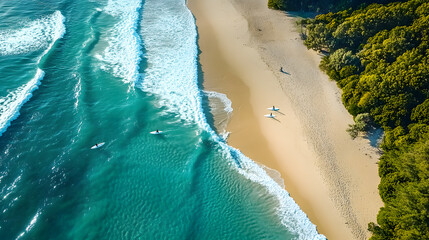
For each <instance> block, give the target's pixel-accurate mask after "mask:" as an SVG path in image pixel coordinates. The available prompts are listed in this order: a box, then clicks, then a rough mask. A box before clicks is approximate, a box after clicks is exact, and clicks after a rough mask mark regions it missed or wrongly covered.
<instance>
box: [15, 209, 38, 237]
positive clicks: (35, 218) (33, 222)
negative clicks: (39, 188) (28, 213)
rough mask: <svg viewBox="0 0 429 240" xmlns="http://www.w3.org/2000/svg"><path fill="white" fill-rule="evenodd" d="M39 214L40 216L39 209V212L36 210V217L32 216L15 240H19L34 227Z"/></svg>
mask: <svg viewBox="0 0 429 240" xmlns="http://www.w3.org/2000/svg"><path fill="white" fill-rule="evenodd" d="M40 214H41V210H40V209H39V210H37V213H36V215H34V216H33V218H32V219H31V221H30V223H29V224H28V225H27V227H26V228H25V231H24V232H22V233H21V234H19V235H18V237H17V238H16V240H18V239H21V238H22V237H23V236H24V235H25V234H26V233H27V232H29V231H30V230H31V229H32V228H33V227H34V225H35V224H36V222H37V219H38V218H39V216H40Z"/></svg>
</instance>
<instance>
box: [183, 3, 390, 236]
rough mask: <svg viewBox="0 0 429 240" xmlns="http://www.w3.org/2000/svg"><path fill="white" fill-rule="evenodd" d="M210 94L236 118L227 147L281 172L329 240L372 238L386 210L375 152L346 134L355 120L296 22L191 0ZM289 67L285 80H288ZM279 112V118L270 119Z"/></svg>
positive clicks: (240, 6)
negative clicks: (223, 100) (371, 228)
mask: <svg viewBox="0 0 429 240" xmlns="http://www.w3.org/2000/svg"><path fill="white" fill-rule="evenodd" d="M188 6H189V8H190V9H191V11H192V13H193V14H194V16H195V18H196V23H197V27H198V33H199V41H198V44H199V47H200V50H201V54H200V63H201V65H202V70H203V77H204V88H205V90H209V91H217V92H221V93H224V94H226V95H227V96H228V98H229V99H230V100H231V101H232V107H233V109H234V111H233V115H232V118H231V121H230V123H229V125H228V127H227V130H228V131H229V132H231V134H230V137H229V139H228V143H229V144H230V145H231V146H233V147H236V148H238V149H240V150H241V151H242V152H243V153H244V154H245V155H247V156H248V157H250V158H252V159H253V160H254V161H256V162H258V163H261V164H263V165H265V166H267V167H269V168H271V169H275V170H277V171H278V172H279V173H280V174H281V176H282V178H283V180H284V185H285V188H286V190H287V191H288V192H289V193H290V194H291V196H292V197H293V198H294V199H295V201H296V202H297V203H298V205H299V206H300V207H301V208H302V209H303V211H304V212H305V213H306V214H307V215H308V217H309V218H310V220H311V221H312V222H313V223H314V224H315V225H316V226H317V229H318V231H319V232H320V233H322V234H324V235H325V236H326V237H327V238H328V239H367V238H368V237H369V232H368V231H367V224H368V222H370V221H375V220H376V214H377V212H378V209H379V208H380V207H381V205H382V202H381V199H380V197H379V195H378V190H377V186H378V184H379V181H380V180H379V177H378V173H377V164H376V163H377V161H378V157H379V156H378V154H377V149H374V148H372V147H370V145H369V141H368V140H367V139H364V138H357V139H355V140H352V139H351V138H350V136H349V135H348V134H347V133H346V131H345V130H346V128H347V127H348V124H351V123H353V120H352V116H351V115H350V114H349V113H348V112H347V111H346V109H345V108H344V106H343V105H342V103H341V93H340V90H339V89H338V88H337V87H336V85H335V82H333V81H330V80H329V79H328V77H327V76H326V75H325V74H324V73H323V72H321V71H320V70H319V68H318V65H319V62H320V59H321V56H319V55H318V54H317V53H316V52H314V51H311V50H307V49H306V47H305V46H304V45H303V44H302V41H301V39H300V38H299V33H298V32H297V29H296V28H297V26H296V24H295V21H296V19H295V18H294V17H293V16H291V15H290V14H287V13H284V12H280V11H274V10H270V9H268V8H267V3H266V0H189V1H188ZM280 68H283V70H284V72H280ZM273 105H275V106H276V107H279V108H280V111H279V112H275V113H274V114H275V115H276V118H275V119H268V118H265V117H264V115H265V114H269V113H270V111H269V110H268V109H267V108H268V107H270V106H273Z"/></svg>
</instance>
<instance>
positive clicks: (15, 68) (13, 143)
mask: <svg viewBox="0 0 429 240" xmlns="http://www.w3.org/2000/svg"><path fill="white" fill-rule="evenodd" d="M197 39H198V33H197V29H196V26H195V19H194V17H193V15H192V13H191V12H190V11H189V9H188V8H187V7H186V1H185V0H145V1H143V0H126V1H125V0H122V1H121V0H14V1H0V135H1V136H0V239H3V240H7V239H325V237H324V236H323V235H320V234H318V232H317V230H316V227H315V226H314V225H313V224H312V223H311V222H310V220H309V219H308V218H307V216H306V215H305V213H304V212H302V210H301V209H300V208H299V206H298V205H297V204H296V203H295V202H294V200H293V199H292V198H291V197H290V196H289V194H288V193H287V191H286V190H284V189H283V187H282V186H280V185H279V184H277V183H276V182H275V181H274V180H273V179H271V178H270V177H269V176H268V175H267V174H266V172H265V171H264V170H263V169H262V168H261V167H259V166H258V164H256V163H255V162H253V161H252V160H251V159H249V158H247V157H246V156H244V155H243V154H242V153H241V152H240V151H239V150H237V149H234V148H232V147H230V146H228V144H227V142H226V141H225V136H226V135H227V134H226V133H224V132H223V130H222V129H221V128H224V127H225V124H226V122H227V119H228V117H229V116H230V115H231V114H230V113H231V111H233V110H232V108H231V106H230V102H229V100H228V99H227V98H226V96H225V95H223V94H220V93H216V92H207V91H204V89H203V87H202V82H203V81H204V79H203V78H202V73H201V69H200V65H199V63H198V53H199V49H198V44H197ZM217 114H221V115H222V116H223V119H224V120H225V121H223V123H222V124H218V125H215V123H214V120H213V119H214V117H215V115H217ZM157 129H159V130H161V131H163V134H160V135H152V134H149V133H150V132H151V131H154V130H157ZM101 142H105V145H104V146H103V147H101V148H98V149H90V148H91V146H93V145H94V144H96V143H101Z"/></svg>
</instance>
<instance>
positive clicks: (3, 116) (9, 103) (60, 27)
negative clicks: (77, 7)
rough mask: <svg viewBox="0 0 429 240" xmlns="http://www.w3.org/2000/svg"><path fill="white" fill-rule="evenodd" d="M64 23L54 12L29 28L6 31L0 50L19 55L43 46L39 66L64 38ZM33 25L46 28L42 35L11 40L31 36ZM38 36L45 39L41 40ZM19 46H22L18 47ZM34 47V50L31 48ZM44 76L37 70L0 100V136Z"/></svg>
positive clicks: (43, 73) (57, 13)
mask: <svg viewBox="0 0 429 240" xmlns="http://www.w3.org/2000/svg"><path fill="white" fill-rule="evenodd" d="M64 21H65V18H64V16H63V15H61V13H60V12H59V11H56V12H55V13H54V14H52V15H50V16H48V17H45V18H41V19H39V20H36V21H35V22H34V23H32V24H30V27H27V28H24V29H21V30H17V31H7V32H9V33H10V35H9V36H8V35H7V34H6V32H3V33H1V34H3V35H1V34H0V49H2V47H4V49H6V50H5V51H7V53H8V54H21V53H23V52H26V51H34V50H38V49H40V48H41V47H43V46H47V48H46V49H45V51H44V52H43V53H42V54H41V55H40V57H39V58H38V60H37V64H39V63H40V61H41V60H42V58H43V57H44V56H45V55H46V54H47V53H48V52H49V51H50V50H51V49H52V47H53V46H54V44H55V42H56V41H57V40H58V39H60V38H62V37H63V36H64V34H65V31H66V30H65V25H64ZM48 23H50V24H52V26H51V25H47V24H48ZM33 25H34V26H38V27H40V26H44V27H46V28H45V30H44V31H41V32H43V33H44V34H42V35H36V37H33V38H29V39H26V40H25V41H22V42H20V41H14V40H13V39H15V38H17V37H19V36H20V34H30V35H31V33H30V32H28V31H30V30H31V29H36V30H37V29H38V28H37V27H33ZM39 25H40V26H39ZM48 32H49V33H50V35H49V36H48V35H47V34H48ZM18 33H19V34H18ZM36 33H37V34H38V33H39V32H37V31H36ZM40 36H46V37H45V38H43V37H40ZM4 39H7V41H6V40H5V41H3V40H4ZM10 39H12V40H10ZM30 40H34V43H31V41H30ZM41 40H47V41H48V42H44V43H42V42H40V41H41ZM19 44H23V45H22V46H20V45H19ZM5 46H6V47H5ZM34 46H36V48H33V47H34ZM37 46H38V47H37ZM2 50H3V49H2ZM44 75H45V72H43V71H42V70H41V69H40V68H37V71H36V74H35V75H34V77H33V78H32V79H31V80H30V81H29V82H27V83H26V84H24V85H22V86H20V87H18V88H17V89H16V90H14V91H12V92H10V93H9V94H8V95H7V96H6V97H2V98H1V99H0V136H1V135H2V134H3V133H4V132H5V131H6V129H7V128H8V127H9V126H10V122H11V121H13V120H15V119H16V118H17V117H18V116H19V109H21V107H22V105H24V103H26V102H27V101H28V100H29V99H30V98H31V96H32V92H33V91H34V90H36V89H37V88H38V86H39V85H40V83H41V80H42V79H43V77H44Z"/></svg>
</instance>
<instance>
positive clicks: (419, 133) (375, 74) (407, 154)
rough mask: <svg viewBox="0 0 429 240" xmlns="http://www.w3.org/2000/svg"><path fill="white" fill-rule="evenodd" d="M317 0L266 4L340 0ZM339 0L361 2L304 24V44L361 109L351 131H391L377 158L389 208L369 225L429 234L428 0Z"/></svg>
mask: <svg viewBox="0 0 429 240" xmlns="http://www.w3.org/2000/svg"><path fill="white" fill-rule="evenodd" d="M315 2H316V1H310V0H308V1H304V0H303V1H288V0H283V1H282V0H270V1H269V3H268V4H269V6H270V7H271V8H277V9H287V10H311V9H313V10H314V9H315V7H316V6H322V5H324V4H325V5H326V6H327V8H325V10H326V9H327V10H331V9H333V8H332V7H330V6H331V5H332V4H334V2H337V1H329V0H325V1H317V2H318V3H317V4H316V3H315ZM339 2H340V3H343V2H347V4H346V5H347V6H352V5H354V6H357V5H359V4H363V5H359V6H360V7H358V8H354V10H353V8H348V9H346V10H341V11H338V12H329V13H326V14H321V15H318V16H316V17H315V18H314V19H304V20H301V21H300V24H302V26H303V27H304V28H305V31H304V32H303V34H302V35H303V38H304V40H305V41H304V43H305V45H306V46H307V47H308V48H311V49H314V50H317V51H322V52H325V53H327V54H326V56H325V57H323V59H322V61H321V64H320V68H321V69H322V70H324V71H325V72H326V73H327V74H328V76H329V77H330V78H331V79H333V80H335V81H336V82H337V85H338V86H339V87H340V88H341V89H342V101H343V103H344V105H345V107H346V108H347V110H348V111H349V112H350V113H351V114H352V115H353V116H355V124H354V125H351V126H350V128H349V129H348V132H349V133H350V134H351V136H352V137H356V136H357V135H358V133H359V132H362V131H366V130H367V129H368V127H369V126H370V125H374V126H377V127H382V128H383V129H384V131H385V136H384V139H383V142H382V145H381V148H382V150H383V151H384V154H383V155H382V156H381V158H380V162H379V175H380V177H381V183H380V185H379V193H380V196H381V199H382V200H383V202H384V207H382V208H381V209H380V211H379V213H378V216H377V223H369V224H368V229H369V230H370V231H371V232H372V234H373V235H372V237H371V239H372V240H380V239H429V32H428V31H429V1H427V0H409V1H400V2H393V3H387V2H390V1H379V2H381V3H387V4H371V5H368V3H369V2H371V1H353V0H352V1H339ZM330 4H331V5H330ZM340 5H341V4H340ZM302 6H307V7H306V8H303V7H302Z"/></svg>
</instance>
